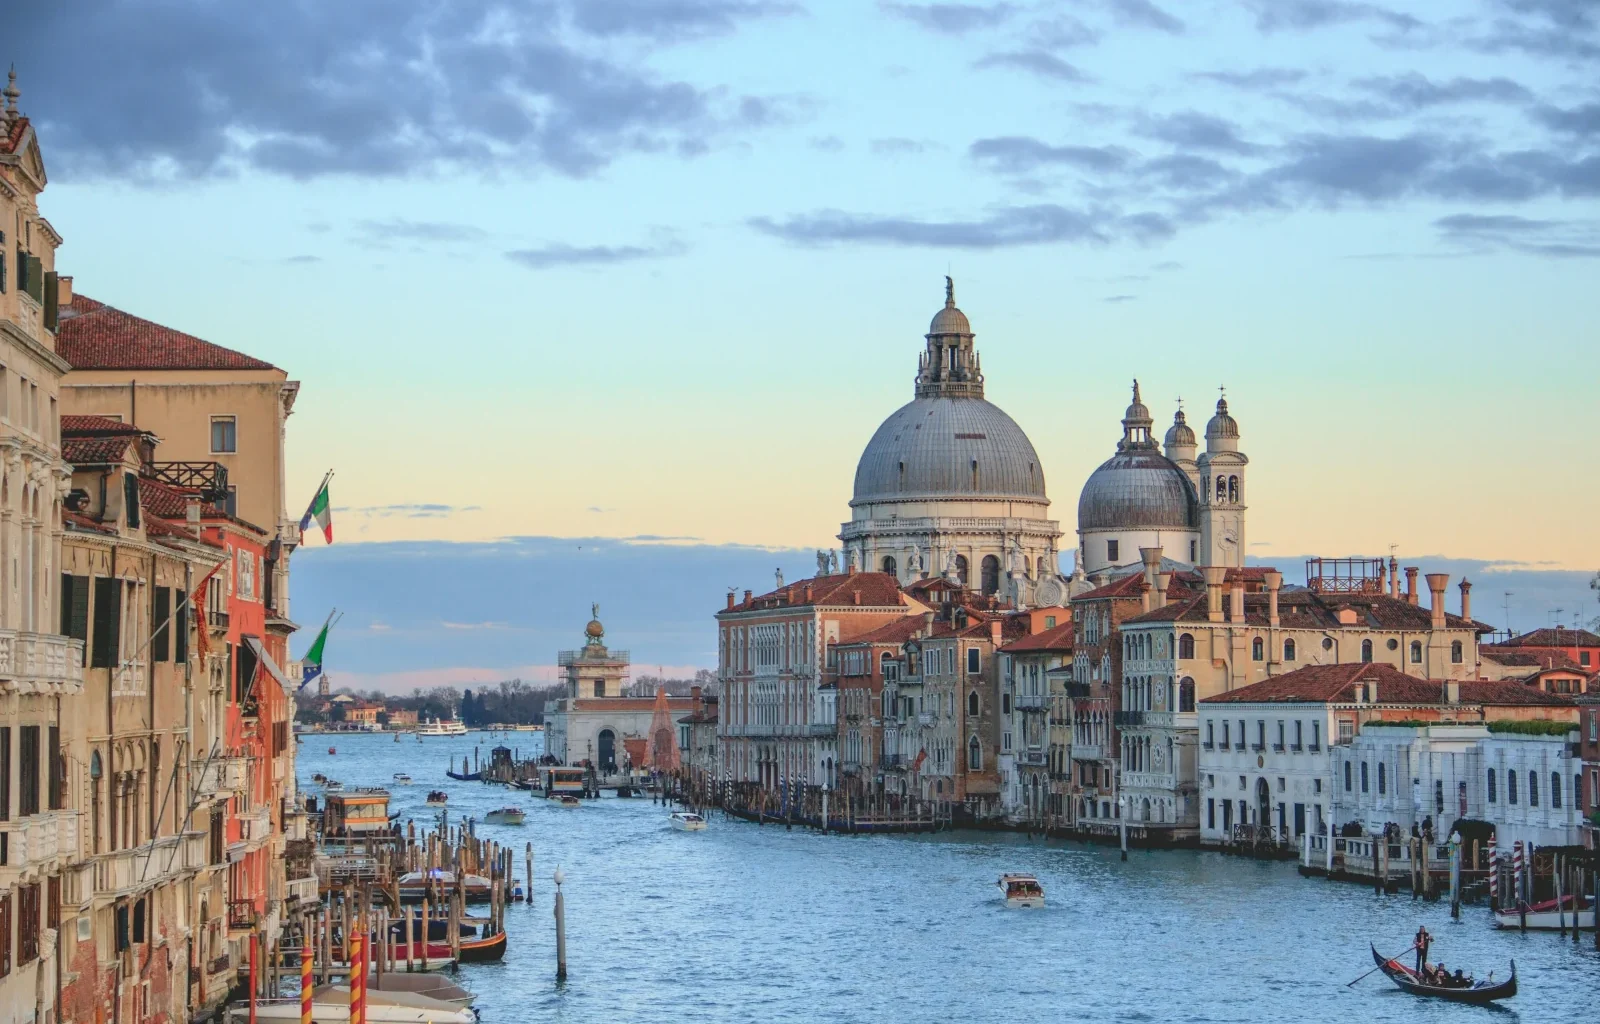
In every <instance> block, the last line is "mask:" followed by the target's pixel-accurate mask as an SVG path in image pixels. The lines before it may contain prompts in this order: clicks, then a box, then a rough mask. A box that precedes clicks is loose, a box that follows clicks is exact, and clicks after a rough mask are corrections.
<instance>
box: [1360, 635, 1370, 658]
mask: <svg viewBox="0 0 1600 1024" xmlns="http://www.w3.org/2000/svg"><path fill="white" fill-rule="evenodd" d="M1361 660H1362V661H1371V660H1372V641H1371V640H1363V641H1361Z"/></svg>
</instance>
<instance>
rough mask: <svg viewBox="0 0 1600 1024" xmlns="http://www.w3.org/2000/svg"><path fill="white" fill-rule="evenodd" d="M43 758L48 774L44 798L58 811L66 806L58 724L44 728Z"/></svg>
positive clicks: (52, 808)
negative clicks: (48, 782) (48, 781)
mask: <svg viewBox="0 0 1600 1024" xmlns="http://www.w3.org/2000/svg"><path fill="white" fill-rule="evenodd" d="M44 758H45V766H46V770H47V771H48V772H49V774H50V784H49V786H48V788H47V789H46V791H45V800H46V801H47V802H48V803H49V805H50V809H51V810H52V811H59V810H61V808H63V807H65V806H66V803H67V787H66V776H65V773H64V772H63V771H62V767H63V766H62V764H61V727H60V726H58V725H52V726H50V727H49V728H48V729H46V730H45V739H44Z"/></svg>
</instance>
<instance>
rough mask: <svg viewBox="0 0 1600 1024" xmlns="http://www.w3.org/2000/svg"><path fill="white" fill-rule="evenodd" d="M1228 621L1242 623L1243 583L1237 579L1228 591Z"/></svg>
mask: <svg viewBox="0 0 1600 1024" xmlns="http://www.w3.org/2000/svg"><path fill="white" fill-rule="evenodd" d="M1228 621H1229V622H1236V623H1238V624H1239V625H1241V626H1242V625H1244V584H1243V583H1240V582H1239V581H1237V580H1235V581H1234V584H1233V589H1232V590H1230V591H1229V592H1228Z"/></svg>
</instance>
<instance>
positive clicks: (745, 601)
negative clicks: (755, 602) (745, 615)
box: [744, 590, 750, 604]
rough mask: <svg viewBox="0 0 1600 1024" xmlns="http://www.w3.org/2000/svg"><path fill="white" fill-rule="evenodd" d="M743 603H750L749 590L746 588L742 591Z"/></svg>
mask: <svg viewBox="0 0 1600 1024" xmlns="http://www.w3.org/2000/svg"><path fill="white" fill-rule="evenodd" d="M744 603H745V604H749V603H750V591H748V590H746V591H745V592H744Z"/></svg>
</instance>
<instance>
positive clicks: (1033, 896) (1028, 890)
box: [998, 875, 1044, 910]
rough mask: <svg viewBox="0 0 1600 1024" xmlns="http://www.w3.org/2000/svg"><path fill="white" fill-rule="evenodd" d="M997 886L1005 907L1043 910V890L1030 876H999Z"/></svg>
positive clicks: (1036, 880)
mask: <svg viewBox="0 0 1600 1024" xmlns="http://www.w3.org/2000/svg"><path fill="white" fill-rule="evenodd" d="M998 884H999V886H1000V892H1001V894H1002V895H1003V896H1004V898H1005V901H1006V906H1007V907H1012V908H1015V909H1021V910H1041V909H1043V908H1044V888H1043V887H1042V886H1041V885H1040V884H1039V880H1038V879H1037V878H1035V877H1033V876H1032V875H1001V876H1000V881H999V883H998Z"/></svg>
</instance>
